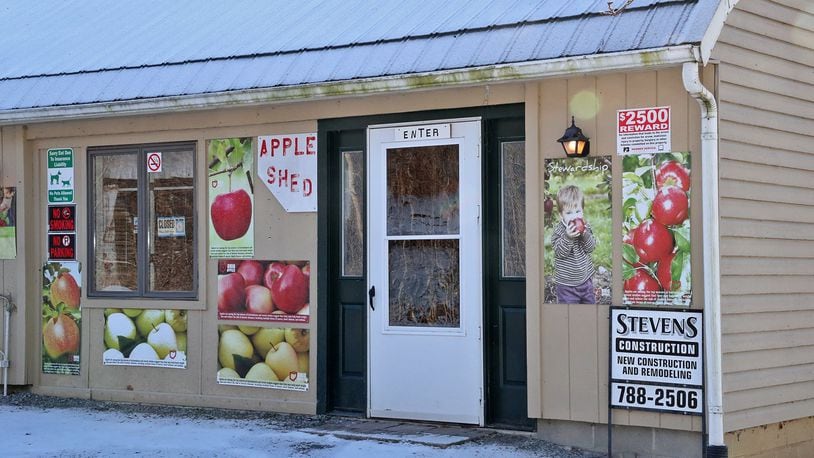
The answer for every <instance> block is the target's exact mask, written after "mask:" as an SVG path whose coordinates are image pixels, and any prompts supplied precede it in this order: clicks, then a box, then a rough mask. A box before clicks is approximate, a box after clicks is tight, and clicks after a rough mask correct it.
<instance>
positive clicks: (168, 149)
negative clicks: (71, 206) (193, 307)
mask: <svg viewBox="0 0 814 458" xmlns="http://www.w3.org/2000/svg"><path fill="white" fill-rule="evenodd" d="M197 146H198V145H197V142H195V141H185V142H167V143H139V144H133V145H121V146H98V147H89V148H88V149H87V177H88V179H87V189H88V207H87V208H88V211H87V224H88V226H87V227H88V269H87V270H88V288H87V291H88V293H87V294H88V298H90V299H95V298H100V299H104V298H115V299H175V300H190V301H197V300H198V297H199V289H200V281H199V267H198V264H199V259H200V258H199V256H200V253H199V251H200V250H199V240H198V238H199V237H200V228H199V225H200V224H201V220H200V217H199V213H198V192H199V190H198V188H199V184H198V178H199V177H198V169H197V167H198V164H197V162H198V158H197V156H198V154H197V149H198V148H197ZM156 151H160V152H162V153H173V152H184V151H190V152H191V153H192V203H191V204H192V223H193V224H192V227H193V228H192V233H193V234H194V239H193V241H192V258H193V259H192V289H191V290H190V291H150V290H149V275H150V266H149V255H150V246H149V240H150V237H148V231H152V230H153V224H152V221H150V222H149V223H148V224H147V225H144V224H143V223H142V222H143V221H149V216H150V215H151V213H152V211H151V209H150V208H149V200H150V199H149V191H150V190H149V174H148V173H147V154H148V153H149V152H156ZM123 154H135V155H136V164H137V169H138V170H137V174H136V183H137V187H136V189H137V202H136V208H137V209H138V211H137V217H138V219H139V227H138V228H137V229H138V234H137V236H136V246H137V250H136V272H137V289H136V290H135V291H100V290H97V289H96V226H95V219H94V218H95V208H96V199H97V196H96V194H95V185H96V176H95V174H94V166H95V164H96V159H97V158H102V157H115V156H118V155H123ZM153 210H154V209H153ZM153 216H155V215H153ZM142 227H144V229H142Z"/></svg>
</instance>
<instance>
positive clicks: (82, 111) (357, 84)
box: [0, 45, 696, 126]
mask: <svg viewBox="0 0 814 458" xmlns="http://www.w3.org/2000/svg"><path fill="white" fill-rule="evenodd" d="M695 53H696V49H695V47H694V46H693V45H681V46H671V47H664V48H653V49H646V50H637V51H624V52H617V53H608V54H592V55H585V56H576V57H565V58H559V59H549V60H543V61H534V62H521V63H512V64H501V65H489V66H483V67H473V68H465V69H455V70H443V71H437V72H427V73H416V74H408V75H397V76H383V77H375V78H363V79H355V80H345V81H334V82H324V83H315V84H303V85H296V86H279V87H271V88H263V89H243V90H237V91H224V92H213V93H209V94H195V95H182V96H171V97H156V98H149V99H137V100H122V101H113V102H102V103H88V104H76V105H64V106H50V107H42V108H22V109H12V110H2V111H0V126H4V125H15V124H29V123H41V122H51V121H68V120H76V119H91V118H103V117H104V118H106V117H111V116H133V115H147V114H160V113H176V112H185V111H190V110H208V109H216V108H224V107H245V106H255V105H267V104H278V103H286V102H297V101H307V100H331V99H337V98H345V97H353V96H363V95H374V94H384V93H404V92H412V91H420V90H428V89H440V88H450V87H468V86H477V85H484V84H493V83H502V82H523V81H526V80H539V79H544V78H556V77H568V76H576V75H579V76H584V75H589V74H597V73H605V72H623V71H627V70H643V69H648V70H653V69H658V68H664V67H674V66H677V65H680V64H683V63H686V62H696V56H695Z"/></svg>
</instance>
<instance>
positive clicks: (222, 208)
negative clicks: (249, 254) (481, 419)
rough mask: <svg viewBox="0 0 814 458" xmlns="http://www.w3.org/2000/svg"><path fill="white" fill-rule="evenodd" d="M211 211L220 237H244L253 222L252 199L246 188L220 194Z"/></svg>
mask: <svg viewBox="0 0 814 458" xmlns="http://www.w3.org/2000/svg"><path fill="white" fill-rule="evenodd" d="M209 213H210V216H211V217H212V226H213V227H214V228H215V232H216V233H217V234H218V237H220V238H222V239H223V240H226V241H229V240H235V239H238V238H240V237H243V236H244V235H245V234H246V232H247V231H248V230H249V226H250V225H251V223H252V199H251V197H249V193H247V192H246V191H245V190H244V189H238V190H237V191H232V192H227V193H223V194H219V195H217V196H215V200H214V202H212V207H211V208H210V212H209Z"/></svg>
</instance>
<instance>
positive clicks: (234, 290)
mask: <svg viewBox="0 0 814 458" xmlns="http://www.w3.org/2000/svg"><path fill="white" fill-rule="evenodd" d="M245 302H246V283H245V282H244V281H243V276H242V275H240V274H239V273H237V272H235V273H232V274H227V275H222V276H221V277H220V278H218V312H224V313H234V312H240V311H242V310H243V305H244V303H245Z"/></svg>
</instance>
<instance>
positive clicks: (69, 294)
mask: <svg viewBox="0 0 814 458" xmlns="http://www.w3.org/2000/svg"><path fill="white" fill-rule="evenodd" d="M79 296H80V294H79V285H78V284H77V283H76V279H75V278H74V277H73V275H71V273H70V272H59V273H58V274H57V278H55V279H54V281H52V282H51V303H52V304H53V305H55V306H56V305H59V304H60V303H62V304H65V306H66V307H68V308H71V309H77V308H79Z"/></svg>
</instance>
